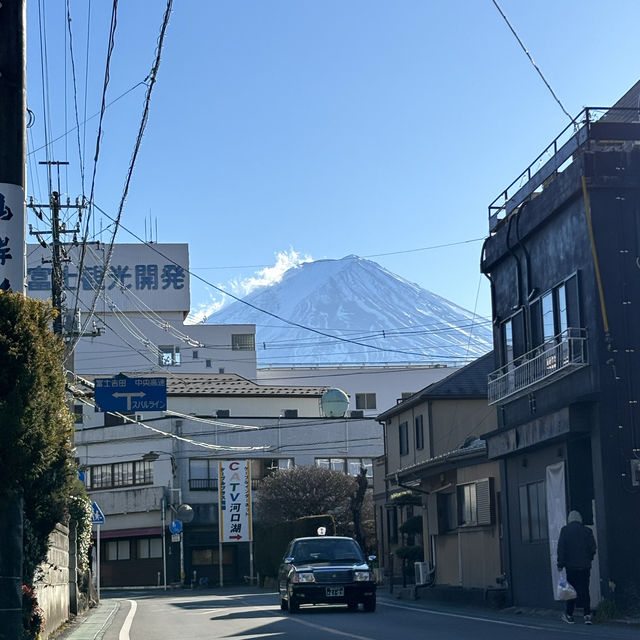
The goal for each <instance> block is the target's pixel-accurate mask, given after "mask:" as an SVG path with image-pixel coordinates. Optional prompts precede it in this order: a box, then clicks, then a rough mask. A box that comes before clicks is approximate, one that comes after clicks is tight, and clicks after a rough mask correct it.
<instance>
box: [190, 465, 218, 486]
mask: <svg viewBox="0 0 640 640" xmlns="http://www.w3.org/2000/svg"><path fill="white" fill-rule="evenodd" d="M189 489H191V491H217V490H218V461H217V460H209V459H207V458H192V459H191V460H189Z"/></svg>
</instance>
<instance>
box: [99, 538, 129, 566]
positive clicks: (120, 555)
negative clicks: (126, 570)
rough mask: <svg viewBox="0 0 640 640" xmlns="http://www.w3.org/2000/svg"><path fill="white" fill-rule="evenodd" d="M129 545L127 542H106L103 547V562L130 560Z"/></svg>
mask: <svg viewBox="0 0 640 640" xmlns="http://www.w3.org/2000/svg"><path fill="white" fill-rule="evenodd" d="M130 559H131V545H130V543H129V540H108V541H107V544H106V545H105V560H107V561H108V562H111V561H116V560H130Z"/></svg>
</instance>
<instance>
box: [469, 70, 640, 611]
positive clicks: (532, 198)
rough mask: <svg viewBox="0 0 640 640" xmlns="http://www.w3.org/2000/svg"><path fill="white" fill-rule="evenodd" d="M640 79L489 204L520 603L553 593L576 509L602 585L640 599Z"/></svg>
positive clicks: (500, 452) (511, 571) (496, 396)
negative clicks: (588, 530) (563, 531)
mask: <svg viewBox="0 0 640 640" xmlns="http://www.w3.org/2000/svg"><path fill="white" fill-rule="evenodd" d="M639 100H640V82H639V83H638V84H636V85H635V86H634V87H633V88H632V89H631V90H630V91H629V92H628V93H627V94H626V95H625V96H624V97H623V98H622V99H621V100H620V101H619V102H618V103H617V104H616V105H614V107H611V108H608V109H599V108H589V109H585V110H584V111H583V112H582V114H580V116H579V117H578V118H577V119H576V121H575V124H572V125H569V127H567V129H566V130H565V131H564V132H563V134H561V135H560V136H559V137H558V138H557V139H556V140H554V141H553V142H552V143H551V145H549V147H548V148H547V149H546V150H545V152H543V154H541V156H540V157H539V158H538V160H537V161H536V163H534V164H533V165H532V166H531V167H529V168H528V169H527V170H525V172H523V174H521V176H520V177H519V178H518V179H517V180H516V181H515V182H514V184H513V185H512V186H511V187H508V188H507V189H506V190H505V191H504V192H503V193H502V194H501V195H500V197H499V198H498V199H497V200H496V201H495V202H494V203H493V204H492V205H491V206H490V208H489V226H490V236H489V237H488V238H487V240H486V241H485V245H484V248H483V254H482V263H481V268H482V271H483V273H484V274H485V275H486V276H487V277H488V278H489V280H490V282H491V291H492V305H493V320H494V347H495V352H496V359H497V364H499V365H500V368H499V369H498V370H496V371H495V372H493V373H492V374H491V375H490V376H489V401H490V403H493V404H494V405H496V406H497V408H498V428H497V430H495V431H493V432H491V433H488V434H485V436H484V437H486V439H487V451H488V456H489V458H490V459H496V460H499V461H500V463H501V473H502V486H503V489H504V490H503V496H502V505H501V507H502V510H503V511H504V515H503V520H504V521H505V522H508V525H506V526H505V531H504V543H505V552H506V553H505V564H506V567H507V576H508V580H509V584H510V588H511V597H512V599H513V602H514V603H515V604H530V605H537V606H549V605H552V604H553V602H554V596H553V584H554V580H555V576H554V570H555V569H554V565H555V563H554V562H553V555H554V551H555V546H554V545H555V543H556V541H557V531H558V527H559V526H560V525H561V524H564V517H565V516H566V512H567V511H569V510H570V509H577V510H579V511H580V512H581V513H582V515H583V517H584V521H585V523H586V524H589V525H593V526H594V531H595V533H596V537H597V540H598V555H597V557H596V560H595V562H594V568H593V575H594V577H595V580H594V581H592V592H593V593H594V596H595V597H596V598H597V599H599V597H602V598H612V599H615V600H616V601H617V602H618V604H620V605H623V606H627V605H629V604H636V605H637V604H638V600H639V599H640V553H639V552H638V533H639V532H640V415H638V414H639V412H640V108H639V105H640V102H639Z"/></svg>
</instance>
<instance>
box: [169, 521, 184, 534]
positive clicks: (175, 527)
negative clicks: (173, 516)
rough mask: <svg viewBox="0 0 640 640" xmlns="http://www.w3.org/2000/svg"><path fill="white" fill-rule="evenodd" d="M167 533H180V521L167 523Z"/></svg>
mask: <svg viewBox="0 0 640 640" xmlns="http://www.w3.org/2000/svg"><path fill="white" fill-rule="evenodd" d="M169 531H171V533H180V532H181V531H182V521H181V520H172V521H171V522H170V523H169Z"/></svg>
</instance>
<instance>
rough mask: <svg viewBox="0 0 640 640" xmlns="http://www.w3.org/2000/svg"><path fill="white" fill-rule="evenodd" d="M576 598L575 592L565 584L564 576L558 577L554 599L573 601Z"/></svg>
mask: <svg viewBox="0 0 640 640" xmlns="http://www.w3.org/2000/svg"><path fill="white" fill-rule="evenodd" d="M577 597H578V594H577V593H576V590H575V589H574V588H573V587H572V586H571V585H570V584H569V583H568V582H567V579H566V578H565V576H560V579H559V580H558V586H557V587H556V598H557V599H558V600H575V598H577Z"/></svg>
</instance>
